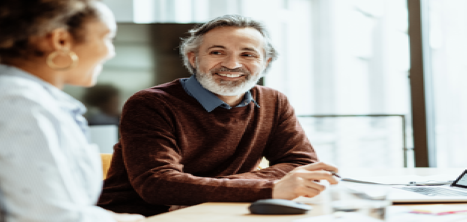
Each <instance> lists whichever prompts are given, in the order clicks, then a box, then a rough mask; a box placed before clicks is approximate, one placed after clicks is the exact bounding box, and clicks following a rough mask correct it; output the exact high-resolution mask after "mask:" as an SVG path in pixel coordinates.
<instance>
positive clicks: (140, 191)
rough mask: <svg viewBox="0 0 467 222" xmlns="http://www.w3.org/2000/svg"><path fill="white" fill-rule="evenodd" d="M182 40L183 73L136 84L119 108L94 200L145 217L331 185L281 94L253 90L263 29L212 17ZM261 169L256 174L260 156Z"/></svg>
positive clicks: (262, 56)
mask: <svg viewBox="0 0 467 222" xmlns="http://www.w3.org/2000/svg"><path fill="white" fill-rule="evenodd" d="M190 33H191V37H189V38H187V39H185V40H184V41H183V43H182V45H181V50H180V51H181V54H182V56H183V59H184V63H185V66H186V67H187V68H188V70H189V71H190V72H191V73H192V74H193V75H192V76H191V77H190V78H187V79H177V80H174V81H172V82H169V83H166V84H162V85H159V86H155V87H152V88H150V89H146V90H142V91H140V92H138V93H136V94H135V95H134V96H132V97H131V98H130V99H129V100H128V102H127V103H126V104H125V107H124V109H123V114H122V119H121V136H122V137H121V140H120V142H119V143H118V144H116V145H115V147H114V149H115V153H114V157H113V160H112V164H111V168H110V170H109V173H108V178H107V179H106V180H105V182H104V191H103V194H102V196H101V199H100V201H99V205H100V206H102V207H104V208H107V209H110V210H113V211H116V212H126V213H130V212H131V213H140V214H143V215H146V216H149V215H154V214H158V213H162V212H166V211H168V210H169V208H170V209H171V210H173V209H177V208H179V206H180V205H194V204H199V203H202V202H221V201H222V202H248V201H255V200H258V199H266V198H281V199H294V198H296V197H299V196H309V197H312V196H315V195H317V194H319V193H320V192H321V191H322V190H324V186H323V185H321V184H319V183H317V182H315V181H317V180H328V181H329V182H330V183H331V184H335V183H337V181H336V180H335V179H334V178H333V177H332V175H331V173H329V172H328V171H337V169H336V168H335V167H333V166H330V165H327V164H324V163H316V161H317V157H316V154H315V152H314V150H313V148H312V146H311V144H310V143H309V141H308V139H307V138H306V136H305V133H304V131H303V130H302V128H301V126H300V124H299V123H298V121H297V118H296V116H295V114H294V111H293V108H292V107H291V106H290V104H289V102H288V101H287V98H286V97H285V96H284V95H283V94H281V93H279V92H277V91H275V90H273V89H270V88H267V87H262V86H256V82H257V81H258V80H259V79H260V78H261V77H262V75H263V72H264V70H266V69H267V68H268V67H269V66H270V63H271V62H272V61H273V60H274V59H276V57H277V56H276V52H275V50H274V48H273V47H272V45H271V43H270V40H269V38H268V37H267V33H266V30H265V29H264V27H263V26H262V25H261V24H260V23H258V22H256V21H252V20H250V19H248V18H245V17H241V16H223V17H219V18H216V19H214V20H212V21H210V22H208V23H206V24H204V25H202V26H200V27H198V28H195V29H193V30H191V31H190ZM263 156H264V157H266V158H267V159H268V160H269V162H270V167H268V168H265V169H262V170H256V168H257V166H258V164H259V163H260V161H261V159H262V157H263Z"/></svg>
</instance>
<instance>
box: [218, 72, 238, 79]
mask: <svg viewBox="0 0 467 222" xmlns="http://www.w3.org/2000/svg"><path fill="white" fill-rule="evenodd" d="M217 74H218V75H220V76H225V77H229V78H236V77H240V76H242V75H241V74H223V73H217Z"/></svg>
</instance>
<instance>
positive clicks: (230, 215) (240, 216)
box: [146, 168, 464, 222]
mask: <svg viewBox="0 0 467 222" xmlns="http://www.w3.org/2000/svg"><path fill="white" fill-rule="evenodd" d="M463 171H464V169H460V168H456V169H438V168H414V169H406V168H400V169H346V170H341V171H340V174H341V175H345V177H357V176H396V175H399V176H401V175H419V176H429V175H436V174H454V175H456V174H457V175H459V174H461V173H462V172H463ZM453 179H455V178H453ZM249 205H250V203H204V204H200V205H196V206H192V207H188V208H185V209H181V210H176V211H173V212H168V213H164V214H159V215H156V216H153V217H149V218H147V219H146V221H147V222H166V221H167V222H186V221H190V222H191V221H194V222H197V221H199V222H210V221H212V222H214V221H215V222H250V221H252V222H253V221H255V222H258V221H268V222H276V221H277V222H279V221H293V220H296V219H300V218H306V217H310V216H319V215H324V214H326V213H327V211H328V210H327V209H328V208H325V206H322V205H317V204H312V206H313V210H312V211H310V212H309V213H308V214H304V215H291V216H290V215H284V216H282V215H274V216H265V215H252V214H250V212H249V211H248V206H249ZM395 207H397V206H395Z"/></svg>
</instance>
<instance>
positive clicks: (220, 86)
mask: <svg viewBox="0 0 467 222" xmlns="http://www.w3.org/2000/svg"><path fill="white" fill-rule="evenodd" d="M197 67H199V66H198V65H197ZM218 72H236V73H239V74H240V73H241V74H242V75H243V76H244V79H242V80H232V81H230V80H220V82H216V80H215V79H214V75H217V74H216V73H218ZM195 77H196V79H197V80H198V82H199V83H200V84H201V86H203V87H204V88H205V89H207V90H209V91H211V92H213V93H214V94H217V95H221V96H238V95H241V94H243V93H246V92H247V91H248V90H250V89H252V88H253V87H255V86H256V83H257V82H258V81H259V79H260V78H261V77H263V72H262V71H261V72H260V73H258V74H257V75H252V74H251V73H250V72H249V71H248V70H246V69H244V68H236V69H229V68H225V67H221V68H216V69H211V70H209V72H208V73H203V72H201V71H200V70H199V69H196V73H195Z"/></svg>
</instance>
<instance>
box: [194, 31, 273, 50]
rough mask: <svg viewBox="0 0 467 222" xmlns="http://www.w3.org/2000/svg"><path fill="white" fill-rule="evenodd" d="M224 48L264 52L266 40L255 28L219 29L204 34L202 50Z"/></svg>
mask: <svg viewBox="0 0 467 222" xmlns="http://www.w3.org/2000/svg"><path fill="white" fill-rule="evenodd" d="M213 46H223V47H226V48H229V49H232V50H233V49H239V48H240V49H242V48H249V49H254V50H256V51H258V52H264V50H265V49H264V48H265V38H264V37H263V35H262V34H261V32H259V31H258V30H256V29H255V28H250V27H218V28H215V29H212V30H210V31H209V32H207V33H206V34H204V36H203V38H202V43H201V48H202V49H206V48H210V47H213Z"/></svg>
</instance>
